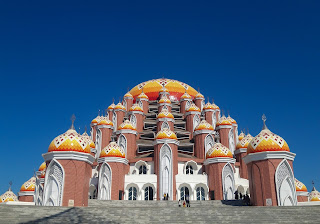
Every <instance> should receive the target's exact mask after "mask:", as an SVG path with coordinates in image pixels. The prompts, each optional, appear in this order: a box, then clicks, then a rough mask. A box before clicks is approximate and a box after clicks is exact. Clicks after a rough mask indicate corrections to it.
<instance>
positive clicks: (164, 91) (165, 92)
mask: <svg viewBox="0 0 320 224" xmlns="http://www.w3.org/2000/svg"><path fill="white" fill-rule="evenodd" d="M169 95H170V93H169V90H168V89H167V88H166V87H162V88H161V90H160V92H159V99H161V98H162V97H167V98H169Z"/></svg>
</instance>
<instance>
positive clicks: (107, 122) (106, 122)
mask: <svg viewBox="0 0 320 224" xmlns="http://www.w3.org/2000/svg"><path fill="white" fill-rule="evenodd" d="M98 125H110V126H113V123H112V121H110V120H109V118H108V117H103V116H101V119H100V121H99V123H98Z"/></svg>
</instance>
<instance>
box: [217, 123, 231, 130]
mask: <svg viewBox="0 0 320 224" xmlns="http://www.w3.org/2000/svg"><path fill="white" fill-rule="evenodd" d="M225 128H232V125H223V124H222V125H219V126H217V127H216V129H217V130H220V129H225Z"/></svg>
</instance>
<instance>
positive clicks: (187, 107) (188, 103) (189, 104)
mask: <svg viewBox="0 0 320 224" xmlns="http://www.w3.org/2000/svg"><path fill="white" fill-rule="evenodd" d="M190 106H191V102H190V101H189V100H188V101H187V102H186V108H185V110H188V109H189V107H190Z"/></svg>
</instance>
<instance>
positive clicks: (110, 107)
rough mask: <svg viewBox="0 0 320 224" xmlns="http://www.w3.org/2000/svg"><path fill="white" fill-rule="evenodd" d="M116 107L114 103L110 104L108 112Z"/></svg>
mask: <svg viewBox="0 0 320 224" xmlns="http://www.w3.org/2000/svg"><path fill="white" fill-rule="evenodd" d="M115 107H116V105H115V104H114V103H112V104H111V105H110V106H109V107H108V110H113V109H114V108H115Z"/></svg>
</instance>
